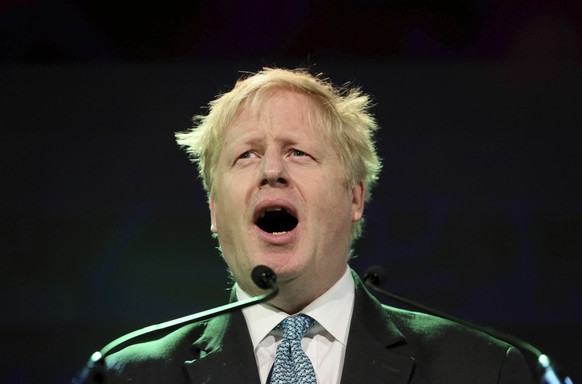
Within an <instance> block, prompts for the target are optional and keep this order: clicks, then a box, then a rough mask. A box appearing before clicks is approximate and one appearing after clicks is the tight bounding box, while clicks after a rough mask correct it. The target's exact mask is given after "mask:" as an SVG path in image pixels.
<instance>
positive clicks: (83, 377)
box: [73, 265, 279, 384]
mask: <svg viewBox="0 0 582 384" xmlns="http://www.w3.org/2000/svg"><path fill="white" fill-rule="evenodd" d="M251 278H252V280H253V282H254V283H255V284H256V285H257V286H258V287H259V288H261V289H269V290H270V291H269V292H267V293H265V294H262V295H259V296H254V297H250V298H248V299H246V300H241V301H236V302H234V303H228V304H225V305H222V306H220V307H216V308H212V309H209V310H206V311H203V312H199V313H195V314H193V315H188V316H184V317H180V318H178V319H174V320H170V321H166V322H164V323H160V324H155V325H151V326H149V327H145V328H142V329H138V330H137V331H133V332H131V333H128V334H127V335H125V336H122V337H120V338H118V339H116V340H113V341H112V342H110V343H109V344H107V345H106V346H105V347H103V348H102V349H101V350H99V351H97V352H95V353H93V354H92V355H91V357H90V358H89V361H88V362H87V364H86V365H85V367H84V369H83V370H82V372H81V373H80V374H79V375H78V376H77V377H75V378H74V379H73V384H90V383H104V382H105V357H106V356H108V355H111V354H112V353H114V352H117V351H119V350H121V349H123V348H124V347H126V346H127V345H128V344H130V343H133V342H136V341H138V340H139V339H140V338H145V337H146V336H147V337H151V336H153V335H155V334H156V333H167V332H169V331H171V330H174V329H178V328H180V327H182V326H184V325H186V324H190V323H195V322H198V321H203V320H208V319H210V318H213V317H216V316H219V315H222V314H225V313H228V312H233V311H235V310H237V309H242V308H246V307H250V306H251V305H255V304H260V303H263V302H265V301H268V300H271V299H272V298H274V297H275V296H277V294H278V293H279V287H278V286H277V275H275V272H273V270H272V269H271V268H269V267H266V266H264V265H257V266H256V267H254V268H253V270H252V272H251Z"/></svg>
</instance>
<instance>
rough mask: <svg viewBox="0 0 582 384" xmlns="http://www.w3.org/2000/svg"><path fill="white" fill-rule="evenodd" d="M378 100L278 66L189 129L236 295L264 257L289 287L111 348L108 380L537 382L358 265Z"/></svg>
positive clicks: (248, 286) (489, 341)
mask: <svg viewBox="0 0 582 384" xmlns="http://www.w3.org/2000/svg"><path fill="white" fill-rule="evenodd" d="M369 104H370V102H369V99H368V97H367V96H366V95H364V94H362V93H361V92H360V91H359V90H358V89H337V88H335V87H333V86H332V85H331V83H329V82H328V81H327V80H324V79H322V78H321V77H318V76H312V75H310V74H309V73H308V72H307V71H304V70H284V69H264V70H262V71H260V72H259V73H257V74H254V75H252V76H248V77H246V78H245V79H242V80H241V81H239V82H238V83H237V84H236V86H235V87H234V88H233V90H231V91H230V92H228V93H225V94H223V95H221V96H220V97H219V98H218V99H216V100H214V101H213V102H211V103H210V109H209V113H208V114H207V115H205V116H198V117H197V118H196V123H197V124H196V126H195V127H194V128H193V129H192V130H190V131H187V132H183V133H179V134H177V139H178V143H179V144H180V145H181V146H183V147H184V148H185V149H186V151H187V152H188V153H189V154H190V155H191V157H192V159H193V160H194V161H195V162H197V164H198V168H199V172H200V176H201V178H202V181H203V184H204V187H205V189H206V191H207V193H208V202H209V207H210V218H211V231H212V233H213V234H214V235H215V236H216V238H217V239H218V242H219V245H220V250H221V253H222V256H223V257H224V260H225V261H226V263H227V265H228V267H229V270H230V272H231V273H232V275H233V277H234V280H235V281H236V284H235V287H234V289H233V300H237V299H238V300H240V299H243V298H247V297H250V296H255V295H258V294H261V293H263V292H262V291H261V290H260V289H259V288H258V287H256V286H255V284H254V283H253V281H252V279H251V270H252V269H253V267H255V266H257V265H261V264H262V265H266V266H269V267H270V268H272V269H273V270H274V272H275V273H276V275H277V282H278V285H279V289H280V293H279V295H277V296H276V297H275V298H274V299H273V300H272V301H270V302H269V303H267V304H264V305H257V306H252V307H248V308H246V309H244V310H243V311H242V312H241V311H238V312H233V313H231V314H227V315H222V316H219V317H216V318H214V319H211V320H209V321H204V322H200V323H196V324H190V325H187V326H184V327H182V328H180V329H178V330H177V331H173V332H169V333H168V334H164V335H161V336H160V335H157V334H156V335H155V336H152V337H151V340H146V341H145V342H140V343H136V344H134V345H130V346H128V347H126V348H124V349H122V350H121V351H119V352H117V353H115V354H113V355H111V356H109V357H107V359H106V366H107V369H108V375H107V380H108V382H110V383H117V382H119V383H125V382H132V383H231V382H240V383H270V382H272V383H282V382H286V381H285V380H286V379H287V378H290V379H291V380H296V379H297V378H298V377H299V379H298V381H290V382H317V383H340V382H341V383H344V384H347V383H363V382H365V383H375V382H378V383H447V384H451V383H530V382H533V381H532V379H531V377H530V374H529V371H528V368H527V365H526V364H525V362H524V360H523V357H522V356H521V354H520V353H519V352H518V351H517V350H516V349H515V348H514V347H512V346H510V345H508V344H505V343H503V342H501V341H498V340H495V339H493V338H490V337H488V336H486V335H483V334H480V333H478V332H475V331H471V330H468V329H466V328H464V327H462V326H460V325H457V324H455V323H452V322H449V321H445V320H442V319H438V318H435V317H431V316H428V315H422V314H418V313H413V312H408V311H403V310H399V309H395V308H390V307H386V306H382V305H380V304H379V302H378V301H376V300H375V299H374V298H373V297H372V296H371V295H370V294H369V293H368V292H367V291H366V289H365V288H364V287H363V285H362V283H361V281H360V280H359V279H358V277H357V276H356V275H355V274H353V273H351V271H350V269H349V267H348V260H349V257H350V253H351V246H352V243H353V241H354V240H356V239H357V238H358V237H359V235H360V233H361V224H362V217H363V210H364V203H365V202H366V201H367V200H368V199H369V198H370V190H371V188H372V187H373V185H374V183H375V182H376V179H377V176H378V173H379V170H380V160H379V158H378V156H377V154H376V150H375V148H374V142H373V135H374V132H375V131H376V130H377V125H376V122H375V120H374V118H373V117H372V115H371V114H370V112H369ZM287 318H289V319H290V320H289V321H287V320H286V319H287ZM298 319H300V320H298ZM295 321H298V322H297V323H296V322H295ZM299 323H301V324H306V326H305V328H308V327H309V329H308V330H305V329H302V330H301V331H300V332H299V331H297V330H298V329H299V328H297V327H300V326H299V325H295V324H299ZM289 324H293V325H289ZM290 329H292V330H293V331H297V332H295V333H300V335H299V337H296V338H295V339H293V340H292V337H295V336H293V335H294V334H295V333H294V332H292V331H290ZM304 332H306V333H305V334H303V333H304ZM290 351H291V352H290ZM295 359H297V360H295ZM297 361H300V363H298V362H297Z"/></svg>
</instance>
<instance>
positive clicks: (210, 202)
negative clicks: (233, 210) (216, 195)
mask: <svg viewBox="0 0 582 384" xmlns="http://www.w3.org/2000/svg"><path fill="white" fill-rule="evenodd" d="M214 205H215V202H214V199H212V198H211V199H210V200H208V206H209V207H210V231H211V232H212V233H218V230H217V228H216V215H215V207H214Z"/></svg>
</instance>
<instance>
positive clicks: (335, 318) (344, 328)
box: [235, 267, 355, 349]
mask: <svg viewBox="0 0 582 384" xmlns="http://www.w3.org/2000/svg"><path fill="white" fill-rule="evenodd" d="M235 290H236V296H237V298H238V300H244V299H247V298H249V297H251V296H249V295H248V294H247V293H246V292H244V291H243V290H242V289H241V288H240V287H239V286H238V284H236V285H235ZM354 296H355V285H354V280H353V278H352V275H351V272H350V268H348V267H346V271H345V272H344V274H343V275H342V277H341V278H340V279H339V280H338V281H337V282H336V283H335V284H334V285H333V286H332V287H331V288H330V289H328V290H327V291H326V292H325V293H323V295H321V296H319V297H318V298H317V299H315V301H313V302H312V303H311V304H309V305H308V306H307V307H305V308H304V309H303V310H302V311H301V312H300V313H304V314H306V315H309V316H311V317H312V318H313V319H315V320H316V321H317V322H318V323H319V324H320V325H321V326H322V327H323V328H325V330H326V331H327V332H329V333H330V334H331V335H332V336H333V337H334V338H335V339H336V340H337V341H339V342H340V343H342V344H343V345H346V344H347V341H348V332H349V328H350V320H351V317H352V310H353V306H354ZM242 312H243V314H244V316H245V320H246V322H247V327H248V329H249V333H250V335H251V340H252V342H253V348H255V349H256V347H257V345H258V344H259V343H260V342H261V341H262V340H263V339H264V338H265V337H266V336H267V335H268V334H269V333H270V332H271V330H272V329H273V328H275V326H276V325H277V324H279V323H280V322H281V321H282V320H283V319H285V318H286V317H288V316H289V315H288V314H287V313H285V312H283V311H280V310H278V309H277V308H275V307H272V306H270V305H268V304H264V303H263V304H259V305H252V306H250V307H246V308H243V310H242Z"/></svg>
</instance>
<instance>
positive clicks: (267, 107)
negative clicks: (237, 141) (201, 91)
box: [225, 89, 324, 139]
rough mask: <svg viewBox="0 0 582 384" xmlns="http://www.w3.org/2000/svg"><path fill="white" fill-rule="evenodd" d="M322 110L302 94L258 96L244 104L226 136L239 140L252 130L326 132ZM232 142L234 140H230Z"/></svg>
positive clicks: (280, 92) (281, 92)
mask: <svg viewBox="0 0 582 384" xmlns="http://www.w3.org/2000/svg"><path fill="white" fill-rule="evenodd" d="M323 114H324V112H323V107H322V106H321V103H320V102H319V100H317V99H316V98H315V97H313V96H311V95H308V94H306V93H303V92H299V91H294V90H287V89H274V90H267V91H265V92H262V93H257V94H255V95H253V96H251V97H249V98H248V99H247V100H245V101H244V102H243V103H241V105H240V107H239V108H238V110H237V113H236V115H235V116H234V118H233V120H232V122H231V123H230V124H229V125H228V126H227V127H226V132H225V136H226V137H228V136H237V135H240V134H243V133H244V132H247V131H249V130H253V131H256V130H263V131H267V132H269V131H273V130H283V131H287V132H289V133H293V131H304V130H305V129H306V128H309V129H308V130H309V131H312V132H314V133H315V132H318V131H323V126H324V124H323ZM231 139H232V137H231Z"/></svg>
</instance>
